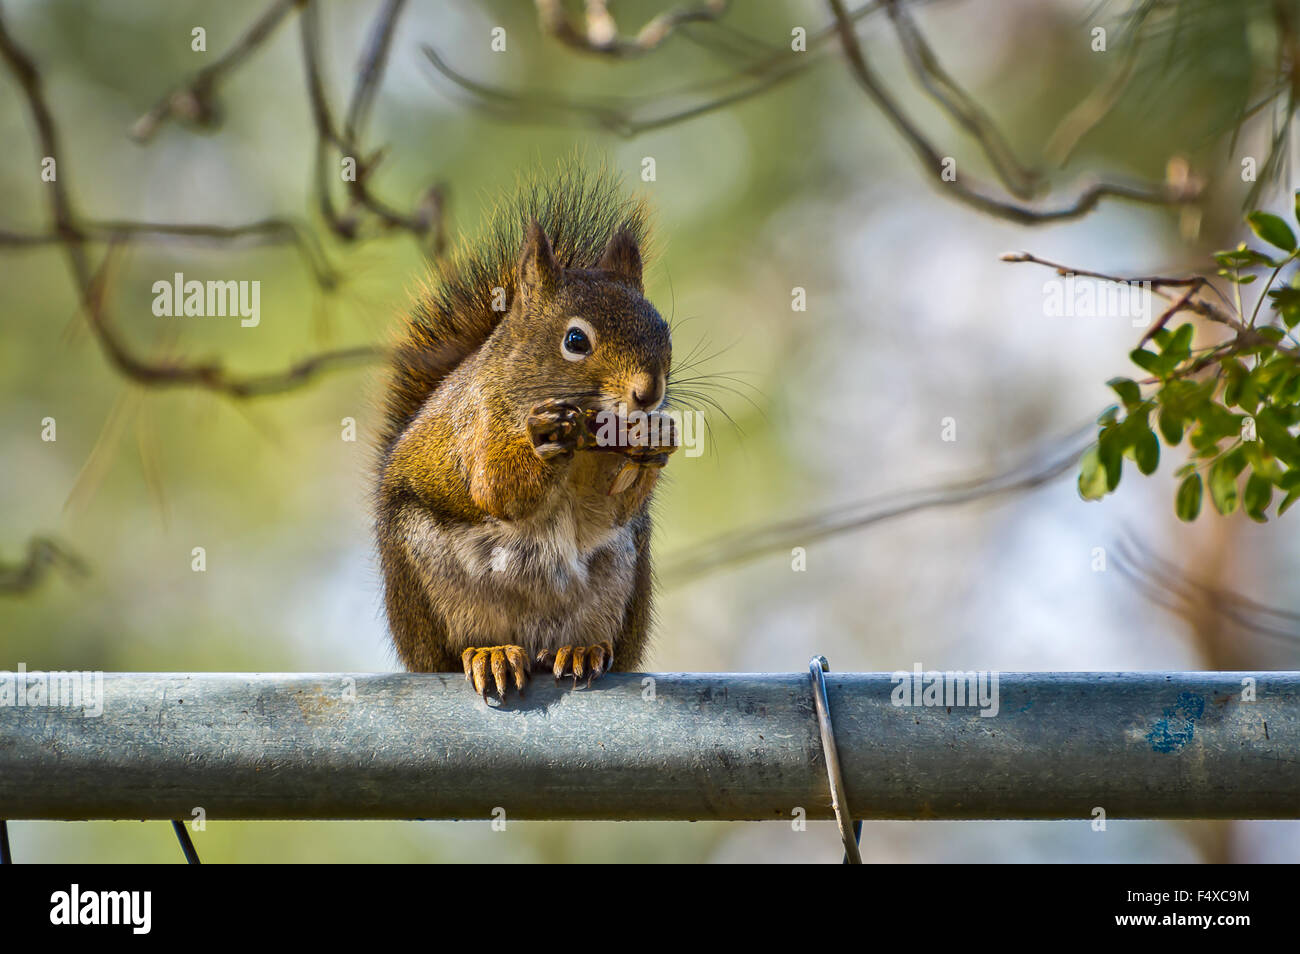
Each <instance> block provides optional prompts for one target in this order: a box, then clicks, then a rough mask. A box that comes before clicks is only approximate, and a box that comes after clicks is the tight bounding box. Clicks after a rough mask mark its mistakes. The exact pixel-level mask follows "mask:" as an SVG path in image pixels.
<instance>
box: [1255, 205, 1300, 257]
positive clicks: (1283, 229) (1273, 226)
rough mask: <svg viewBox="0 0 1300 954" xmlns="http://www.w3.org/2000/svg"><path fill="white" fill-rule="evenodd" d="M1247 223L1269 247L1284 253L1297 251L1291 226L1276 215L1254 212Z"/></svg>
mask: <svg viewBox="0 0 1300 954" xmlns="http://www.w3.org/2000/svg"><path fill="white" fill-rule="evenodd" d="M1246 221H1247V222H1248V223H1249V224H1250V228H1251V231H1252V232H1254V233H1255V234H1256V235H1258V236H1259V237H1260V238H1262V239H1263V240H1264V241H1265V242H1267V243H1268V244H1269V245H1272V246H1275V247H1276V248H1280V249H1282V250H1283V251H1284V252H1294V251H1295V233H1294V232H1292V231H1291V226H1289V225H1287V224H1286V223H1285V222H1284V221H1282V220H1281V219H1280V218H1278V217H1277V216H1276V215H1273V214H1272V213H1271V212H1252V213H1250V215H1248V216H1246Z"/></svg>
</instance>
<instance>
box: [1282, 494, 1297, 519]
mask: <svg viewBox="0 0 1300 954" xmlns="http://www.w3.org/2000/svg"><path fill="white" fill-rule="evenodd" d="M1297 500H1300V490H1293V491H1291V492H1290V493H1289V494H1287V495H1286V496H1285V497H1283V498H1282V502H1281V503H1280V504H1278V505H1277V515H1278V516H1279V517H1280V516H1282V514H1284V513H1286V512H1287V511H1288V510H1290V509H1291V505H1292V504H1293V503H1295V502H1296V501H1297Z"/></svg>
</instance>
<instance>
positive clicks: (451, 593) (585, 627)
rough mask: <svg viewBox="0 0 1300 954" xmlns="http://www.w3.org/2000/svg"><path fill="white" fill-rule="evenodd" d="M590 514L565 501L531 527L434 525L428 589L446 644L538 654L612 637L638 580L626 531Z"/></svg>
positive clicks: (523, 523) (497, 523) (632, 544)
mask: <svg viewBox="0 0 1300 954" xmlns="http://www.w3.org/2000/svg"><path fill="white" fill-rule="evenodd" d="M590 516H591V515H590V514H588V513H585V512H584V510H583V502H582V500H580V499H577V500H575V499H571V498H569V497H568V495H565V498H564V499H561V500H559V501H556V502H555V503H554V505H553V506H550V507H547V508H545V510H544V511H542V512H540V513H538V514H537V515H536V517H535V518H533V519H530V520H528V521H500V520H487V521H484V522H482V523H478V524H474V525H472V526H464V525H462V526H459V527H455V528H450V529H449V528H446V527H445V526H444V527H439V528H436V529H435V531H434V532H435V534H436V536H437V539H436V540H428V541H427V543H428V546H427V548H426V556H427V557H429V558H431V559H429V560H428V562H427V563H426V566H429V567H430V569H431V570H432V573H431V574H430V576H429V577H428V578H427V582H426V585H427V587H428V589H429V594H428V595H429V597H430V598H431V602H432V603H433V604H434V606H435V607H436V609H437V610H438V612H439V615H441V616H442V617H443V619H444V620H445V621H446V623H447V624H448V625H447V629H448V630H449V636H450V638H451V641H452V642H453V643H454V644H459V645H460V646H472V645H480V646H481V645H494V644H504V643H519V644H522V645H524V646H525V647H526V648H528V649H529V650H540V649H544V648H555V647H558V646H562V645H566V644H572V643H582V644H586V643H591V642H599V641H601V640H605V639H609V640H614V639H616V638H617V636H618V634H619V632H620V631H621V629H622V625H623V620H624V618H625V615H626V610H627V606H628V602H629V600H630V599H631V598H632V595H633V590H634V587H635V581H636V561H637V554H636V547H635V542H634V535H633V529H632V527H631V526H630V525H624V526H621V527H611V526H608V525H606V526H605V527H604V528H603V529H602V528H601V527H600V525H599V523H598V522H593V521H592V520H591V519H589V518H590Z"/></svg>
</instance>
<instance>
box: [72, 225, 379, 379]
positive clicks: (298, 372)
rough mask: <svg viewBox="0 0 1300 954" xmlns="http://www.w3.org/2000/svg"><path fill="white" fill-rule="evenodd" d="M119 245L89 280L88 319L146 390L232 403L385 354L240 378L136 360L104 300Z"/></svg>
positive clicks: (116, 361) (216, 366)
mask: <svg viewBox="0 0 1300 954" xmlns="http://www.w3.org/2000/svg"><path fill="white" fill-rule="evenodd" d="M121 247H122V245H121V243H114V244H111V245H110V246H109V248H108V251H107V252H106V253H105V254H104V259H103V261H102V262H101V263H100V266H99V268H98V269H96V271H95V273H94V275H93V276H92V279H91V283H90V287H89V291H88V294H87V296H86V299H85V303H84V306H85V309H86V316H87V319H88V320H89V322H90V327H91V330H92V331H93V332H94V333H95V337H96V339H97V340H98V341H99V343H100V345H101V347H102V348H103V349H104V353H105V354H106V355H107V356H108V358H109V361H110V362H111V363H112V364H113V366H114V367H116V368H117V369H118V371H120V372H121V373H122V374H123V375H124V376H125V377H127V378H129V379H130V380H132V381H134V382H135V383H137V384H141V385H144V386H146V387H184V386H190V387H199V388H203V389H205V390H208V391H213V392H217V393H221V394H226V395H228V396H230V397H234V398H253V397H264V396H266V395H270V394H281V393H283V392H285V391H289V390H292V389H294V388H296V387H300V386H301V385H303V384H306V383H307V382H308V381H310V380H311V379H312V378H314V377H316V376H318V375H319V374H321V373H322V372H325V371H328V370H332V369H336V368H344V367H353V366H357V365H361V364H369V363H372V362H375V361H377V360H379V359H381V358H383V357H384V356H385V355H386V354H387V352H386V351H385V350H384V349H382V348H377V347H373V346H360V347H353V348H341V349H338V350H335V351H327V352H323V353H321V354H317V355H313V356H312V357H309V358H305V359H303V360H301V361H298V362H295V363H294V364H292V365H290V366H289V367H288V368H286V369H285V370H283V371H277V372H271V373H266V374H251V375H238V374H233V373H231V372H230V371H228V370H227V369H226V368H225V366H224V365H222V364H221V363H220V362H216V361H207V362H194V363H183V362H173V361H160V362H149V361H145V360H143V359H141V358H139V357H137V356H136V355H135V354H134V353H132V352H131V350H130V349H129V348H128V347H127V346H126V344H125V343H124V342H123V341H122V340H121V339H120V338H119V337H118V336H117V335H116V333H115V332H114V331H113V329H112V326H111V323H110V321H109V319H108V317H107V314H106V311H105V307H104V301H105V299H106V297H107V290H108V285H109V276H110V273H111V271H112V267H113V263H114V261H115V257H116V252H117V251H118V250H119V249H120V248H121Z"/></svg>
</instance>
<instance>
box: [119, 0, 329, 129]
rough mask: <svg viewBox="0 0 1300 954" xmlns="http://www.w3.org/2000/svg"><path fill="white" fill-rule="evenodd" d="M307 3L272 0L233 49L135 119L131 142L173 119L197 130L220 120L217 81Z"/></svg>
mask: <svg viewBox="0 0 1300 954" xmlns="http://www.w3.org/2000/svg"><path fill="white" fill-rule="evenodd" d="M309 2H310V0H273V2H272V3H271V5H270V6H269V7H267V8H266V11H265V12H264V13H263V14H262V16H261V17H259V18H258V20H257V21H256V22H255V23H254V24H253V25H252V26H251V27H249V28H248V30H247V31H246V32H245V33H244V35H243V36H242V37H240V38H239V40H238V41H236V43H235V45H234V46H232V47H231V48H230V49H229V50H227V51H226V52H225V53H224V54H222V55H221V56H220V57H218V58H217V59H216V60H215V61H214V62H213V63H211V64H210V65H209V66H206V67H204V68H203V69H201V70H199V71H198V72H197V73H196V74H194V78H193V79H191V80H190V81H189V82H188V83H186V84H184V85H183V86H180V87H177V88H176V89H174V90H172V91H171V92H169V93H168V94H167V95H166V96H164V97H163V98H162V99H160V100H159V101H158V102H157V103H156V104H155V105H154V106H153V108H152V109H150V110H149V111H148V112H147V113H145V114H144V115H143V116H141V117H140V118H139V119H137V120H136V121H135V125H133V126H132V127H131V136H132V138H134V139H135V140H136V141H137V142H148V141H149V140H150V139H152V138H153V137H154V135H155V134H156V133H157V132H158V130H159V128H160V127H161V126H162V125H163V123H165V122H166V121H167V120H169V119H173V118H179V119H184V120H186V121H188V122H192V123H195V124H197V125H199V126H212V125H214V124H215V123H216V122H217V121H218V119H219V116H220V110H219V109H218V108H217V104H216V100H215V98H214V97H215V95H216V91H217V86H218V84H219V83H220V82H221V80H222V79H224V78H225V75H226V74H227V73H229V72H230V71H231V70H233V69H234V68H235V67H236V66H238V65H239V64H240V63H242V62H243V61H244V60H245V59H246V58H247V57H248V56H249V55H250V54H251V53H252V52H253V51H254V50H256V49H257V48H258V47H259V46H261V45H262V44H263V43H265V42H266V40H267V39H268V38H269V37H270V36H271V34H272V33H274V32H275V28H276V27H278V26H279V25H280V23H281V21H282V20H284V18H285V17H286V16H288V15H289V12H290V11H291V10H293V8H294V7H299V8H301V7H305V6H306V5H307V4H308V3H309Z"/></svg>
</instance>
